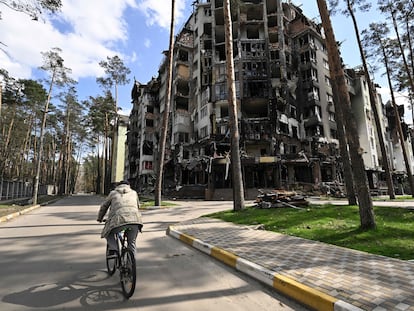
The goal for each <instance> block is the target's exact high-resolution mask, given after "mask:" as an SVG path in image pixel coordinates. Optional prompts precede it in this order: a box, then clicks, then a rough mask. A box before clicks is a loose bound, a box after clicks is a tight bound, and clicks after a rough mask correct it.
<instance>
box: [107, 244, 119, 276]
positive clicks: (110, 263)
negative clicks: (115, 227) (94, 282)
mask: <svg viewBox="0 0 414 311" xmlns="http://www.w3.org/2000/svg"><path fill="white" fill-rule="evenodd" d="M117 260H118V256H117V255H112V256H109V255H108V246H106V268H107V270H108V274H109V275H113V274H114V273H115V270H116V265H117Z"/></svg>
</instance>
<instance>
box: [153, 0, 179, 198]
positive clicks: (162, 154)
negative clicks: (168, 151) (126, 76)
mask: <svg viewBox="0 0 414 311" xmlns="http://www.w3.org/2000/svg"><path fill="white" fill-rule="evenodd" d="M174 11H175V0H172V1H171V25H170V45H169V48H168V71H167V90H166V96H165V106H164V113H163V118H162V125H161V129H160V130H161V138H160V143H159V151H158V154H159V160H158V171H157V179H156V184H155V198H154V205H155V206H161V194H162V185H163V176H164V160H165V145H166V143H167V134H168V120H169V117H170V106H171V86H172V71H173V56H174V22H175V21H174V16H175V14H174V13H175V12H174Z"/></svg>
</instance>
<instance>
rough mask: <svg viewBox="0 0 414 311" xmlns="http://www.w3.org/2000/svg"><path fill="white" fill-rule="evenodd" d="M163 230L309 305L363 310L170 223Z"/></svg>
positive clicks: (339, 310) (337, 310)
mask: <svg viewBox="0 0 414 311" xmlns="http://www.w3.org/2000/svg"><path fill="white" fill-rule="evenodd" d="M166 233H167V235H169V236H172V237H174V238H176V239H178V240H180V241H182V242H184V243H186V244H188V245H190V246H192V247H194V248H196V249H198V250H200V251H202V252H203V253H205V254H207V255H209V256H212V257H214V258H215V259H217V260H219V261H221V262H223V263H225V264H226V265H228V266H230V267H232V268H235V269H236V270H238V271H240V272H243V273H245V274H247V275H249V276H250V277H252V278H254V279H256V280H258V281H260V282H262V283H264V284H266V285H268V286H271V287H273V288H274V289H275V290H276V291H278V292H280V293H282V294H284V295H286V296H288V297H290V298H292V299H294V300H296V301H298V302H300V303H302V304H304V305H306V306H308V307H311V308H312V309H315V310H321V311H322V310H323V311H325V310H326V311H363V310H362V309H360V308H358V307H356V306H353V305H351V304H349V303H346V302H345V301H342V300H339V299H337V298H335V297H332V296H330V295H327V294H325V293H323V292H321V291H319V290H316V289H313V288H311V287H309V286H307V285H304V284H301V283H299V282H297V281H296V280H294V279H292V278H289V277H286V276H284V275H281V274H277V273H275V272H273V271H271V270H269V269H266V268H264V267H262V266H260V265H258V264H255V263H254V262H251V261H248V260H246V259H244V258H241V257H238V256H237V255H236V254H233V253H231V252H228V251H226V250H224V249H221V248H218V247H215V246H213V245H210V244H208V243H205V242H203V241H201V240H199V239H197V238H194V237H192V236H190V235H187V234H184V233H182V232H180V231H179V230H177V229H176V228H175V227H174V226H169V227H168V229H167V232H166Z"/></svg>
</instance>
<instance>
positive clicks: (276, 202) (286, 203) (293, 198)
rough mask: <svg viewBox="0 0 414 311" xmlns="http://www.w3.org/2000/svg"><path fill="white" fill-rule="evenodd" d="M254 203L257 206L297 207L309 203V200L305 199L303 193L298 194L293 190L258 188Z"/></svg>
mask: <svg viewBox="0 0 414 311" xmlns="http://www.w3.org/2000/svg"><path fill="white" fill-rule="evenodd" d="M255 203H256V207H258V208H274V207H293V208H298V207H304V206H308V205H309V201H307V200H306V198H305V197H304V196H303V195H299V194H297V193H296V192H295V191H287V190H283V189H274V190H270V191H264V190H261V189H259V194H258V195H257V198H256V201H255Z"/></svg>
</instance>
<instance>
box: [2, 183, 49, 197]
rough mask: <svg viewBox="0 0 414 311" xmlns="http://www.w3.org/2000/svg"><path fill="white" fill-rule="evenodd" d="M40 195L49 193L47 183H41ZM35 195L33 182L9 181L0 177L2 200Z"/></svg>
mask: <svg viewBox="0 0 414 311" xmlns="http://www.w3.org/2000/svg"><path fill="white" fill-rule="evenodd" d="M38 194H39V195H46V194H48V186H47V185H39V193H38ZM32 196H33V184H32V183H31V182H28V181H7V180H2V179H0V201H9V200H16V199H21V198H30V197H32Z"/></svg>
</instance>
